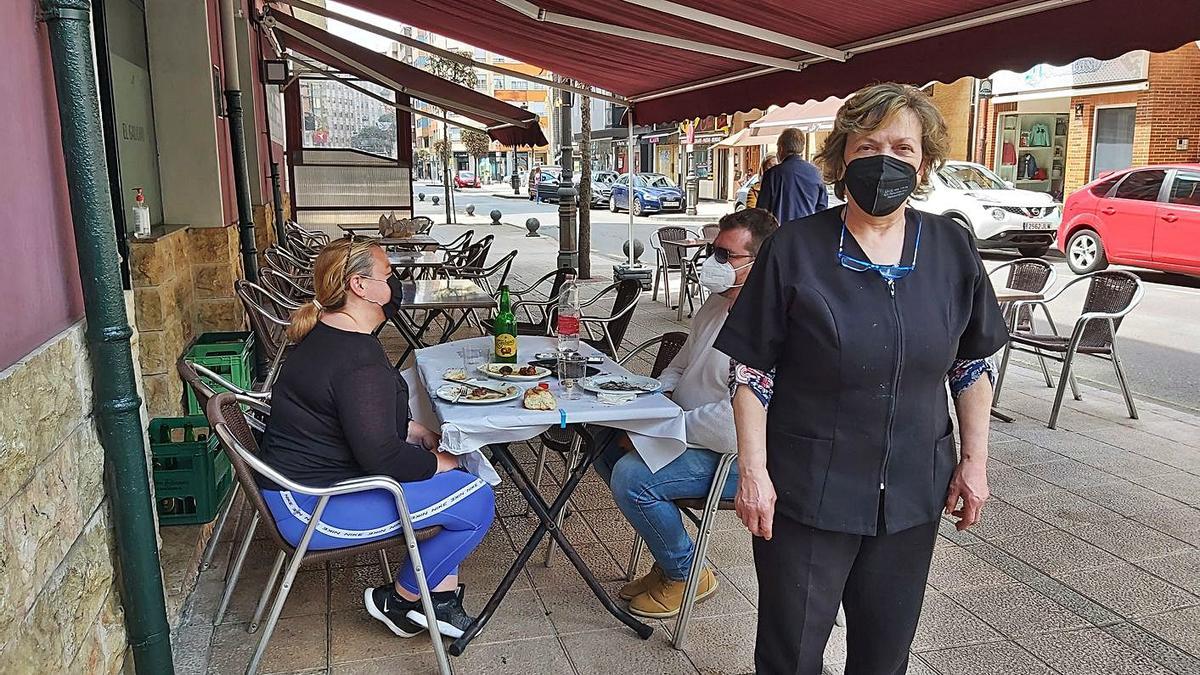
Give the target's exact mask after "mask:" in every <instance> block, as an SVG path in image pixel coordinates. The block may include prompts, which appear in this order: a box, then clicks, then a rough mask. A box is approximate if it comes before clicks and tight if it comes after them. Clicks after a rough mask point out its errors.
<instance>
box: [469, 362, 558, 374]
mask: <svg viewBox="0 0 1200 675" xmlns="http://www.w3.org/2000/svg"><path fill="white" fill-rule="evenodd" d="M481 369H482V370H483V372H485V373H487V374H488V375H492V376H495V377H540V376H543V375H547V374H549V371H548V370H547V369H544V368H538V367H537V366H517V365H509V364H500V363H489V364H487V365H485V366H482V368H481Z"/></svg>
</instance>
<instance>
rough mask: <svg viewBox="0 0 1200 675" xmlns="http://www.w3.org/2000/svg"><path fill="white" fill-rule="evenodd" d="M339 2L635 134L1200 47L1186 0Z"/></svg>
mask: <svg viewBox="0 0 1200 675" xmlns="http://www.w3.org/2000/svg"><path fill="white" fill-rule="evenodd" d="M277 1H286V0H277ZM343 1H344V2H345V3H346V4H349V5H352V6H354V7H357V8H359V9H363V10H367V11H370V12H374V13H376V14H379V15H382V16H385V17H388V18H391V19H395V20H397V21H401V22H404V23H406V24H410V25H414V26H417V27H419V28H423V29H427V30H430V31H433V32H435V33H438V34H440V35H444V36H446V37H449V38H452V39H455V40H461V41H463V42H466V43H468V44H471V45H473V46H476V47H481V48H483V49H486V50H488V51H492V52H495V53H498V54H503V55H504V56H508V57H512V58H514V59H518V60H520V61H523V62H526V63H532V64H536V65H538V66H541V67H543V68H546V69H547V70H550V71H553V72H555V73H560V74H563V75H566V76H568V77H571V78H574V79H576V80H579V81H581V82H585V83H587V84H589V85H592V86H596V87H600V88H602V89H605V90H607V91H610V92H613V93H615V94H617V95H620V96H624V97H626V98H628V99H629V100H631V101H632V102H633V104H634V106H633V110H634V117H635V121H636V122H637V123H638V124H648V123H654V122H667V121H674V120H681V119H691V118H694V117H705V116H708V115H716V114H721V113H729V112H734V111H741V110H750V109H753V108H759V109H766V108H767V107H768V106H770V105H775V104H780V105H781V104H784V103H787V102H789V101H806V100H814V99H816V100H820V99H825V98H828V97H829V96H845V95H847V94H848V93H850V92H852V91H854V90H855V89H858V88H859V87H861V86H863V85H865V84H868V83H871V82H879V81H889V80H896V81H900V82H913V83H922V84H923V83H925V82H929V81H931V80H937V81H941V82H953V81H955V80H957V79H959V78H960V77H962V76H964V75H974V76H977V77H987V76H988V75H990V74H991V73H993V72H996V71H998V70H1013V71H1018V72H1020V71H1024V70H1027V69H1028V68H1030V67H1032V66H1034V65H1036V64H1039V63H1056V64H1062V63H1068V62H1070V61H1073V60H1075V59H1077V58H1079V57H1081V56H1093V57H1096V58H1112V57H1114V56H1117V55H1120V54H1123V53H1125V52H1128V51H1131V50H1134V49H1147V50H1151V51H1166V50H1170V49H1175V48H1177V47H1179V46H1180V45H1182V44H1185V43H1188V42H1191V41H1193V40H1195V39H1196V3H1195V2H1192V1H1190V0H1142V1H1141V2H1138V3H1136V20H1130V19H1131V14H1130V12H1131V11H1133V10H1131V8H1132V7H1133V6H1134V5H1132V4H1131V3H1130V2H1129V0H957V1H956V2H945V1H944V0H908V1H906V2H896V1H895V0H861V1H860V2H857V3H855V4H854V5H853V6H852V8H851V9H848V5H847V4H846V3H845V2H844V0H809V1H807V2H796V1H795V0H760V1H759V2H754V3H745V2H741V1H740V0H674V1H668V0H621V1H619V2H604V3H583V2H573V1H571V0H532V1H530V0H454V2H446V1H445V0H343ZM1117 27H1119V28H1117ZM623 55H635V56H636V58H623ZM847 55H848V56H849V58H846V56H847ZM839 59H845V60H844V61H840V60H839Z"/></svg>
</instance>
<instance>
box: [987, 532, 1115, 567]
mask: <svg viewBox="0 0 1200 675" xmlns="http://www.w3.org/2000/svg"><path fill="white" fill-rule="evenodd" d="M995 544H996V546H998V547H1000V548H1001V549H1003V550H1005V551H1007V552H1009V553H1011V554H1012V555H1014V556H1016V557H1017V558H1018V559H1020V560H1023V561H1025V562H1026V563H1029V564H1030V565H1031V566H1033V567H1034V568H1035V569H1038V570H1041V571H1042V572H1045V573H1046V574H1049V575H1051V576H1056V575H1059V574H1062V573H1065V572H1069V571H1075V570H1087V569H1094V568H1096V567H1101V566H1103V565H1111V564H1114V563H1116V562H1118V559H1117V558H1116V557H1114V556H1113V555H1112V554H1110V553H1107V552H1105V551H1102V550H1100V549H1099V548H1096V547H1095V546H1092V545H1091V544H1088V543H1086V542H1084V541H1082V540H1080V539H1078V538H1077V537H1074V536H1073V535H1071V534H1068V533H1067V532H1063V531H1061V530H1059V531H1054V532H1038V533H1036V534H1030V535H1022V536H1019V537H1011V538H1009V539H999V540H997V541H996V542H995Z"/></svg>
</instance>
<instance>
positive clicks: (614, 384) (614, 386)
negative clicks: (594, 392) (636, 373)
mask: <svg viewBox="0 0 1200 675" xmlns="http://www.w3.org/2000/svg"><path fill="white" fill-rule="evenodd" d="M596 387H597V388H599V389H603V390H605V391H649V390H648V389H647V388H645V387H639V386H637V385H636V384H633V383H632V382H629V381H628V380H608V381H607V382H601V383H600V384H597V385H596Z"/></svg>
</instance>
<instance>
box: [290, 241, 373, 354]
mask: <svg viewBox="0 0 1200 675" xmlns="http://www.w3.org/2000/svg"><path fill="white" fill-rule="evenodd" d="M375 246H376V244H375V243H374V242H372V241H370V240H363V239H359V240H357V241H356V240H355V239H354V238H351V237H348V238H345V239H339V240H337V241H335V242H332V243H330V244H329V245H327V246H326V247H325V248H324V249H322V250H321V254H320V255H318V256H317V260H316V262H315V263H314V264H313V292H314V293H315V295H316V297H314V298H313V299H312V300H311V301H310V302H306V303H304V304H303V305H301V306H300V308H299V309H297V310H295V311H293V312H292V316H291V323H290V324H289V325H288V327H287V337H288V340H289V341H290V342H292V343H293V344H296V343H298V342H300V341H301V340H303V339H304V337H305V336H306V335H308V334H309V332H310V331H312V329H313V328H315V327H316V325H317V321H318V320H320V318H321V312H324V311H326V310H336V309H340V308H341V307H342V306H343V305H345V304H346V293H347V292H348V291H347V289H346V284H347V283H348V281H349V279H350V277H352V276H354V275H356V274H357V275H362V276H369V275H370V273H371V264H372V261H371V251H372V249H373V248H374V247H375Z"/></svg>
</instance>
